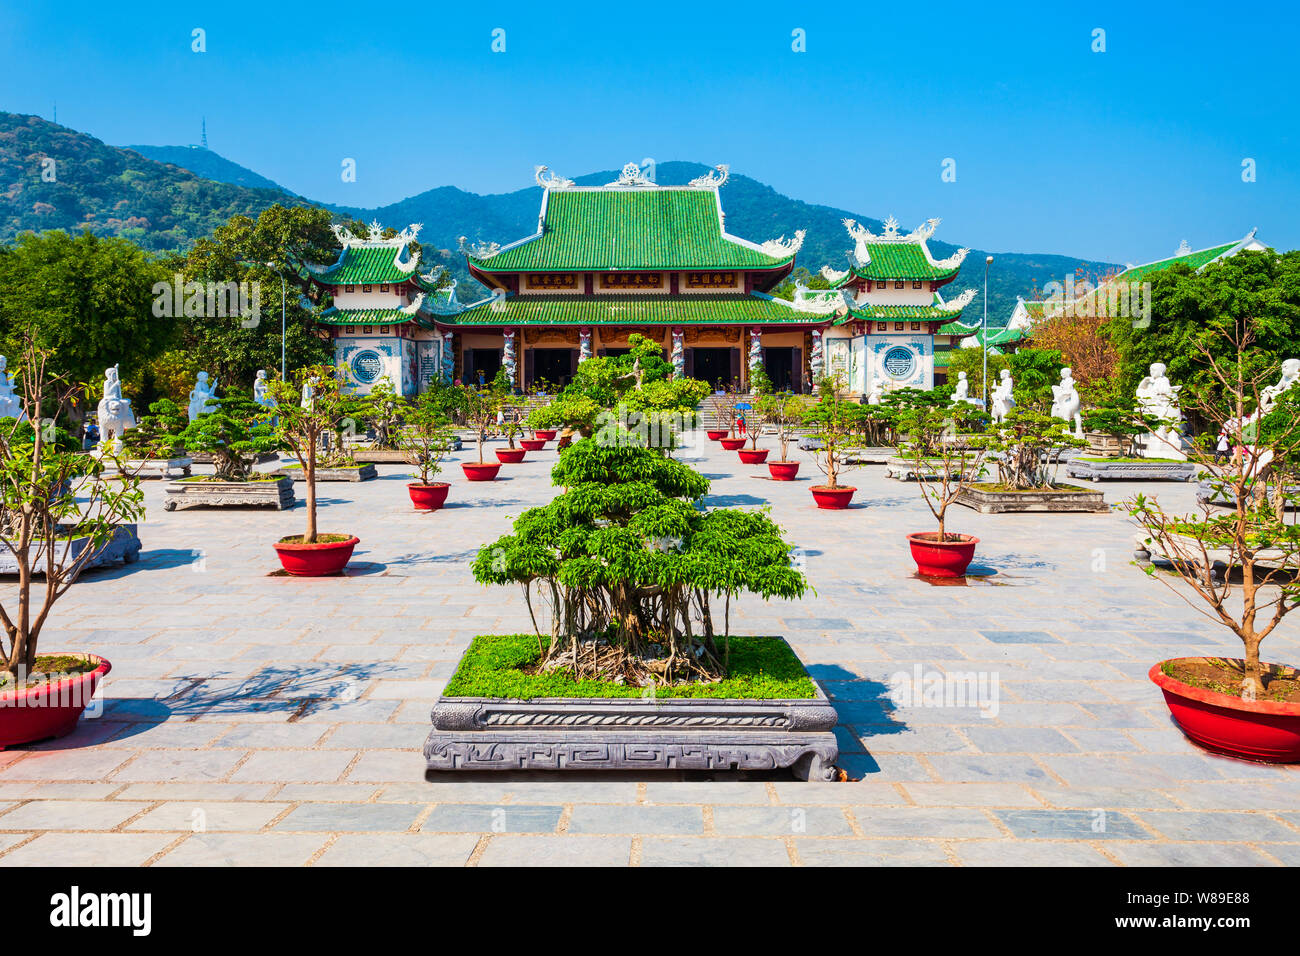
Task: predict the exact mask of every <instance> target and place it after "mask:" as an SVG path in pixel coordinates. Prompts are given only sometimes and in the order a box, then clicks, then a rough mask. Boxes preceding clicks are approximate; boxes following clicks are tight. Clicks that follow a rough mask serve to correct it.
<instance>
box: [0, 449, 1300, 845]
mask: <svg viewBox="0 0 1300 956" xmlns="http://www.w3.org/2000/svg"><path fill="white" fill-rule="evenodd" d="M705 444H706V445H707V443H705ZM682 457H683V458H684V459H685V460H687V461H688V462H691V463H693V464H695V465H696V466H697V467H700V468H701V470H703V471H705V472H706V473H708V474H710V475H712V476H714V477H713V478H712V481H713V486H712V489H711V494H712V498H713V499H714V500H715V501H717V502H722V503H728V504H731V503H735V502H741V506H742V507H754V506H756V505H757V504H759V503H761V502H762V501H764V500H770V502H771V505H772V513H773V515H774V517H775V519H776V520H777V521H778V522H779V523H780V524H782V525H783V526H784V527H785V528H786V529H787V534H788V535H789V536H790V538H791V540H792V542H793V543H794V544H795V545H796V547H798V548H800V549H802V559H803V560H804V561H805V567H806V571H807V573H808V575H809V578H810V580H811V581H812V583H813V584H814V586H815V587H816V589H817V596H816V597H815V598H811V597H810V598H809V599H808V600H806V601H803V602H800V603H797V604H790V603H783V602H771V603H768V602H764V601H761V600H755V599H750V598H744V599H741V600H739V601H737V602H733V607H732V626H733V630H735V631H739V632H749V633H767V634H784V635H786V636H787V637H788V638H789V639H790V640H791V643H792V644H793V645H794V646H795V647H796V649H797V650H798V651H799V653H800V654H801V655H802V656H803V657H804V660H805V661H806V662H808V663H809V665H810V670H811V672H812V673H813V675H814V676H815V677H816V678H817V679H818V680H819V681H821V682H822V685H823V687H824V688H825V689H826V690H827V692H828V694H829V695H830V696H831V698H832V700H833V702H834V704H835V706H836V709H837V710H838V712H839V715H840V726H839V727H838V728H836V732H837V737H838V739H839V740H840V742H841V748H842V759H841V766H842V767H843V768H844V769H845V770H846V771H847V772H848V773H849V774H850V776H852V777H853V778H856V779H854V780H852V781H850V782H846V783H838V784H824V785H817V784H807V783H801V782H797V781H794V780H791V779H789V778H788V777H786V776H784V775H779V774H777V775H773V774H767V775H765V774H747V775H727V774H712V775H710V774H687V773H670V774H660V775H652V776H647V777H643V778H638V777H637V776H636V775H634V774H624V775H618V776H591V775H582V776H572V775H568V774H564V773H546V774H505V775H501V776H493V775H490V778H489V779H483V777H482V776H475V775H462V774H442V775H434V776H433V777H430V778H426V775H425V773H424V763H423V759H422V756H421V753H420V746H421V743H422V742H423V739H424V736H425V734H426V732H427V728H428V720H429V716H428V714H429V708H430V706H431V705H432V703H433V698H434V697H435V696H436V695H437V693H438V692H439V690H440V689H441V687H442V686H443V684H444V683H445V681H446V680H447V679H448V678H449V677H450V675H451V673H452V671H453V670H454V668H455V664H456V661H457V660H458V658H459V656H460V654H461V652H462V650H463V649H464V647H465V646H466V645H467V644H468V643H469V641H470V640H471V639H472V638H473V637H474V635H476V634H478V633H482V632H485V631H499V630H504V629H510V630H520V631H522V630H527V629H528V627H529V621H528V615H527V610H526V608H525V607H524V604H523V600H522V597H521V596H520V594H519V593H518V592H517V591H514V590H511V589H504V588H503V589H485V588H482V587H480V586H479V585H478V584H476V583H475V582H474V581H473V579H472V576H471V574H470V570H469V564H470V562H471V561H472V560H473V558H474V556H475V554H476V552H477V548H478V547H479V546H480V545H481V544H483V543H485V542H487V541H490V540H492V539H493V538H494V537H496V536H497V535H499V534H501V533H503V532H504V531H506V530H508V528H509V522H510V520H511V518H512V517H513V516H516V515H518V514H519V513H520V511H521V510H522V509H523V508H525V507H528V506H530V505H534V504H540V503H542V502H544V501H546V500H548V499H549V498H550V496H551V495H552V493H553V491H552V489H551V488H550V486H549V484H548V482H547V474H548V470H549V468H550V465H551V463H552V462H553V461H554V460H555V458H554V455H553V453H551V454H543V455H541V456H539V457H536V458H534V459H532V460H529V461H526V462H524V463H522V464H521V465H518V466H512V467H511V469H510V473H509V480H508V481H501V482H494V483H490V484H488V483H476V484H469V483H466V482H465V481H463V479H462V478H461V477H460V474H459V469H458V468H457V467H456V462H457V461H458V460H459V458H458V457H457V456H452V459H451V461H449V462H448V466H449V467H448V468H447V475H448V476H449V480H450V481H451V483H452V490H451V497H450V499H449V506H448V507H447V508H445V509H443V510H442V511H439V512H435V513H432V514H430V515H423V516H419V517H418V518H415V517H413V515H412V513H411V511H410V509H409V501H408V500H407V498H406V494H405V488H404V487H403V484H404V476H405V469H404V468H403V467H402V466H396V465H380V466H379V472H380V480H378V481H374V482H367V483H364V484H360V485H355V486H352V485H349V486H348V487H346V488H345V487H335V486H331V488H330V489H329V495H328V496H327V499H326V501H325V502H324V504H323V507H322V511H321V522H322V525H321V526H322V529H323V530H325V531H330V530H334V529H338V530H345V529H350V530H353V531H356V532H357V533H358V534H359V536H360V537H361V538H362V544H361V546H360V547H359V548H358V552H357V555H356V558H355V563H356V567H355V568H354V569H353V573H351V574H349V575H347V576H345V577H342V578H336V579H332V580H319V581H306V580H293V579H286V578H284V577H271V576H269V574H270V572H272V571H274V570H275V569H276V568H277V567H278V565H277V562H276V560H275V556H274V554H273V552H272V550H271V548H270V542H271V541H273V540H275V539H276V538H278V537H280V536H283V535H286V534H292V533H299V532H300V531H301V524H302V520H303V509H302V507H301V505H299V506H298V507H296V508H294V509H293V510H290V511H285V512H266V511H263V512H244V511H241V512H235V511H222V512H217V511H200V510H192V511H177V512H172V513H167V512H164V511H163V510H162V509H161V507H160V506H161V496H162V489H161V487H154V486H147V487H146V489H145V494H146V500H147V503H148V505H149V512H148V515H147V518H146V520H145V521H143V522H142V523H141V524H140V537H141V541H142V543H143V550H142V552H141V560H140V562H139V563H138V564H136V565H131V566H128V567H125V568H120V569H107V570H100V571H92V572H88V573H87V574H86V575H85V577H84V578H83V579H82V580H81V581H80V582H79V583H78V584H77V585H76V586H75V587H74V588H73V589H72V590H71V591H70V592H69V594H68V595H67V596H66V597H65V598H64V599H63V600H62V602H61V603H60V604H59V605H58V607H57V608H56V610H55V614H54V616H53V618H52V619H51V622H50V624H49V625H48V626H47V631H46V639H45V640H46V643H45V645H44V646H46V647H48V648H56V649H62V648H65V647H70V648H77V649H85V650H90V651H95V652H98V653H102V654H104V655H105V656H106V657H108V658H109V659H110V660H112V662H113V665H114V666H113V671H112V673H111V674H110V675H109V676H108V678H107V679H106V680H105V682H104V684H103V686H102V690H101V694H102V702H103V706H102V713H101V714H100V715H99V716H95V717H88V718H87V719H85V720H83V722H82V724H81V725H80V727H79V728H78V730H77V731H76V732H75V733H74V734H73V735H71V736H69V737H67V738H64V739H63V740H60V741H52V742H48V743H45V744H40V745H37V746H35V747H27V748H18V749H11V750H8V751H3V752H0V866H10V865H14V866H19V865H41V864H42V863H43V862H47V861H49V860H50V859H57V860H59V862H60V863H64V864H69V863H70V864H72V865H79V866H80V865H85V866H91V865H172V866H195V865H249V866H252V865H314V866H331V865H339V866H368V865H385V864H388V865H452V866H462V865H470V866H494V865H512V864H513V865H529V864H539V865H540V864H565V865H634V866H653V865H677V866H714V865H764V866H788V865H800V866H818V865H827V866H832V865H905V866H909V865H910V866H962V865H965V866H972V865H980V866H1092V865H1097V866H1114V865H1122V866H1139V865H1164V866H1199V865H1229V866H1237V865H1279V864H1280V865H1300V785H1298V784H1300V767H1289V768H1278V767H1268V766H1263V765H1258V764H1250V763H1245V762H1241V761H1235V760H1231V759H1228V758H1220V757H1213V756H1209V755H1206V754H1204V753H1203V752H1201V751H1199V750H1198V749H1197V748H1195V747H1194V746H1193V745H1191V744H1190V743H1189V742H1188V741H1187V740H1186V739H1185V738H1184V737H1183V735H1182V734H1181V733H1180V732H1179V731H1178V729H1177V727H1176V726H1174V725H1173V724H1172V723H1171V721H1170V719H1169V715H1168V711H1167V709H1166V708H1165V706H1164V703H1163V700H1162V698H1161V695H1160V692H1159V690H1158V689H1157V688H1156V687H1154V685H1152V684H1151V683H1150V682H1149V681H1148V680H1147V678H1146V672H1147V670H1148V669H1149V668H1150V666H1151V665H1152V664H1153V663H1155V662H1156V661H1157V660H1159V659H1161V658H1163V657H1168V656H1176V655H1178V654H1182V653H1222V654H1235V653H1238V652H1239V644H1238V643H1237V642H1236V640H1235V638H1233V637H1232V636H1231V635H1230V634H1227V633H1226V632H1220V631H1221V629H1215V628H1213V627H1212V626H1210V625H1209V624H1208V623H1207V622H1206V621H1205V620H1204V619H1203V618H1202V617H1201V616H1200V615H1199V614H1198V613H1197V612H1196V611H1194V610H1193V609H1191V608H1189V607H1187V606H1186V605H1185V604H1184V603H1183V602H1182V601H1181V599H1180V598H1179V597H1178V596H1177V594H1175V593H1174V592H1173V591H1172V590H1170V589H1169V588H1167V587H1166V586H1165V585H1164V584H1163V583H1162V582H1161V580H1159V579H1155V580H1153V579H1150V578H1148V577H1146V576H1145V575H1144V574H1143V573H1142V572H1141V571H1140V570H1139V569H1138V568H1136V567H1134V566H1133V565H1132V564H1131V541H1132V528H1131V526H1130V525H1129V524H1128V522H1127V521H1126V519H1125V518H1124V517H1123V516H1122V515H1121V514H1119V513H1111V514H1107V515H1073V514H1060V515H1036V514H1026V515H979V514H976V513H974V512H970V511H968V510H966V509H962V510H960V511H959V512H957V513H956V515H955V516H951V517H950V520H952V521H954V522H955V525H954V527H956V528H957V529H958V530H962V531H967V532H969V533H972V534H975V535H977V536H978V537H980V539H981V545H980V550H979V552H978V554H977V558H976V562H977V565H978V566H979V567H981V568H984V569H987V570H988V571H989V572H991V573H990V574H989V575H988V576H985V577H980V578H972V579H971V580H969V581H968V582H966V586H955V587H954V586H945V587H935V586H933V585H931V584H929V583H927V582H925V581H923V580H920V579H919V578H917V577H916V576H915V574H914V573H913V568H912V566H911V564H910V559H909V557H908V554H907V547H906V542H905V540H904V537H903V536H904V534H905V533H906V532H908V531H915V530H924V529H926V528H929V527H930V526H931V523H932V518H931V517H930V515H929V512H928V511H927V510H926V508H925V506H924V504H923V503H922V502H921V499H920V495H919V491H917V490H916V489H915V488H912V487H907V488H904V489H900V488H899V487H898V486H897V483H896V482H891V481H889V480H888V479H885V478H884V477H883V469H881V468H879V467H872V466H867V467H864V468H861V469H858V470H856V471H855V472H854V478H853V482H854V484H856V485H857V486H858V487H859V493H858V497H857V499H855V503H856V506H855V507H854V508H852V509H850V510H849V511H846V512H838V513H837V512H826V511H820V510H818V509H816V508H815V507H813V506H812V502H811V496H810V495H809V493H808V490H807V486H808V485H809V484H811V482H810V481H808V480H801V481H796V482H789V483H781V482H763V483H762V485H761V486H756V484H755V482H754V480H753V479H752V478H750V477H749V469H745V468H744V467H742V466H738V465H737V464H736V462H735V461H734V459H733V458H732V456H730V455H727V454H725V453H722V452H720V451H719V450H717V449H715V448H713V447H711V446H709V447H702V448H701V449H694V448H689V447H688V448H687V449H686V450H685V452H684V454H683V455H682ZM199 471H200V472H203V471H204V468H203V467H202V466H200V468H199ZM1137 491H1141V492H1142V493H1144V494H1148V495H1150V494H1156V495H1157V496H1159V497H1160V499H1161V501H1162V503H1164V504H1165V505H1166V507H1170V508H1175V509H1182V510H1188V509H1190V508H1191V507H1193V500H1194V499H1193V494H1192V492H1191V491H1189V490H1188V489H1187V488H1185V487H1182V486H1181V485H1177V484H1143V485H1141V486H1139V485H1136V484H1126V483H1124V482H1116V483H1114V484H1108V485H1107V486H1106V488H1105V489H1104V492H1105V495H1106V498H1107V500H1108V501H1110V502H1118V501H1119V500H1121V499H1122V498H1123V497H1125V496H1126V495H1130V494H1132V493H1135V492H1137ZM867 542H869V545H866V546H864V545H865V543H867ZM5 586H7V585H5V584H4V583H2V582H0V587H5ZM1265 656H1266V657H1268V658H1269V659H1272V660H1283V661H1290V662H1293V663H1300V621H1293V622H1287V623H1285V624H1284V625H1283V626H1282V627H1281V628H1280V629H1279V630H1278V631H1277V632H1276V633H1275V634H1273V635H1271V636H1270V637H1269V639H1268V642H1267V644H1266V647H1265ZM917 674H919V675H920V677H921V679H937V680H940V681H945V680H946V681H950V682H953V683H954V685H956V684H958V683H960V682H962V681H965V680H967V679H971V680H975V681H976V682H978V680H979V679H980V678H983V679H984V680H985V686H986V687H990V686H992V683H991V682H992V681H994V680H995V679H996V688H997V693H996V706H995V707H984V706H980V705H978V702H974V704H972V702H970V701H967V702H965V703H964V704H962V703H961V702H957V701H953V702H947V701H944V700H943V699H942V698H941V699H940V700H939V702H938V705H937V706H930V705H925V706H897V704H896V702H895V701H893V700H892V699H891V698H890V695H889V692H890V689H891V686H893V684H894V683H895V682H896V681H897V680H910V679H913V677H914V675H917ZM1098 820H1101V821H1104V825H1105V830H1104V831H1101V832H1098V831H1095V830H1094V829H1093V827H1094V826H1095V825H1096V823H1097V821H1098Z"/></svg>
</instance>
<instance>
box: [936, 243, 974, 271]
mask: <svg viewBox="0 0 1300 956" xmlns="http://www.w3.org/2000/svg"><path fill="white" fill-rule="evenodd" d="M929 252H930V249H929V247H928V246H927V247H926V258H927V259H930V255H929ZM969 252H970V250H969V249H958V250H957V251H956V252H954V253H953V254H952V255H950V256H949V257H948V258H947V259H930V262H931V263H932V264H933V265H934V267H935V268H936V269H955V268H957V267H958V266H959V265H961V264H962V261H963V260H964V259H965V258H966V255H967V253H969Z"/></svg>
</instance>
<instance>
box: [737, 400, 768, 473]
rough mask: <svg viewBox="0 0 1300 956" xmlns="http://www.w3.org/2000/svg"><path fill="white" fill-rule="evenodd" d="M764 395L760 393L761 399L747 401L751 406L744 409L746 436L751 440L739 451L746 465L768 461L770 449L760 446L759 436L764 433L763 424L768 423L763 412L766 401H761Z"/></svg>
mask: <svg viewBox="0 0 1300 956" xmlns="http://www.w3.org/2000/svg"><path fill="white" fill-rule="evenodd" d="M763 397H764V396H762V395H760V396H758V398H759V399H760V401H755V402H752V403H745V404H747V405H748V406H749V407H748V408H745V409H744V413H745V437H746V438H747V439H748V440H749V447H748V448H739V449H737V453H738V454H739V455H740V460H741V461H742V462H743V463H744V464H746V465H761V464H763V462H765V461H767V452H768V450H767V449H766V448H759V447H758V439H759V436H761V435H762V434H763V426H764V425H766V424H767V416H766V415H765V414H764V413H763V409H764V408H765V407H766V403H765V402H763V401H761V399H762V398H763Z"/></svg>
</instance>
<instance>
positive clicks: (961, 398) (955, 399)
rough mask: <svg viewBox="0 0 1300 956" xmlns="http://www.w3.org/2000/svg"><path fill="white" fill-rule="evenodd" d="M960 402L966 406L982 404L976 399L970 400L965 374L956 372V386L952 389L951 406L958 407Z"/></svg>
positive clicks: (968, 384) (968, 385)
mask: <svg viewBox="0 0 1300 956" xmlns="http://www.w3.org/2000/svg"><path fill="white" fill-rule="evenodd" d="M962 402H965V403H966V404H967V405H975V406H980V405H983V404H984V403H983V402H981V401H980V400H979V399H978V398H971V394H970V382H969V381H967V379H966V373H965V372H958V373H957V386H956V388H954V389H953V392H952V404H953V405H960V404H961V403H962Z"/></svg>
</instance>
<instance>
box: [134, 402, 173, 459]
mask: <svg viewBox="0 0 1300 956" xmlns="http://www.w3.org/2000/svg"><path fill="white" fill-rule="evenodd" d="M186 424H187V422H186V418H185V413H184V412H182V411H181V410H180V407H179V406H178V405H177V404H176V403H175V402H173V401H172V400H171V399H170V398H160V399H158V401H156V402H154V403H153V404H152V405H150V406H149V414H147V415H141V416H140V420H139V421H138V422H136V426H135V428H128V429H127V430H126V431H125V432H124V433H123V434H122V445H123V447H124V448H125V450H126V454H127V456H128V457H131V458H175V457H178V456H179V455H181V454H182V453H183V452H184V451H185V446H184V443H183V441H182V439H181V437H180V435H181V432H183V431H184V430H185V426H186Z"/></svg>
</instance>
